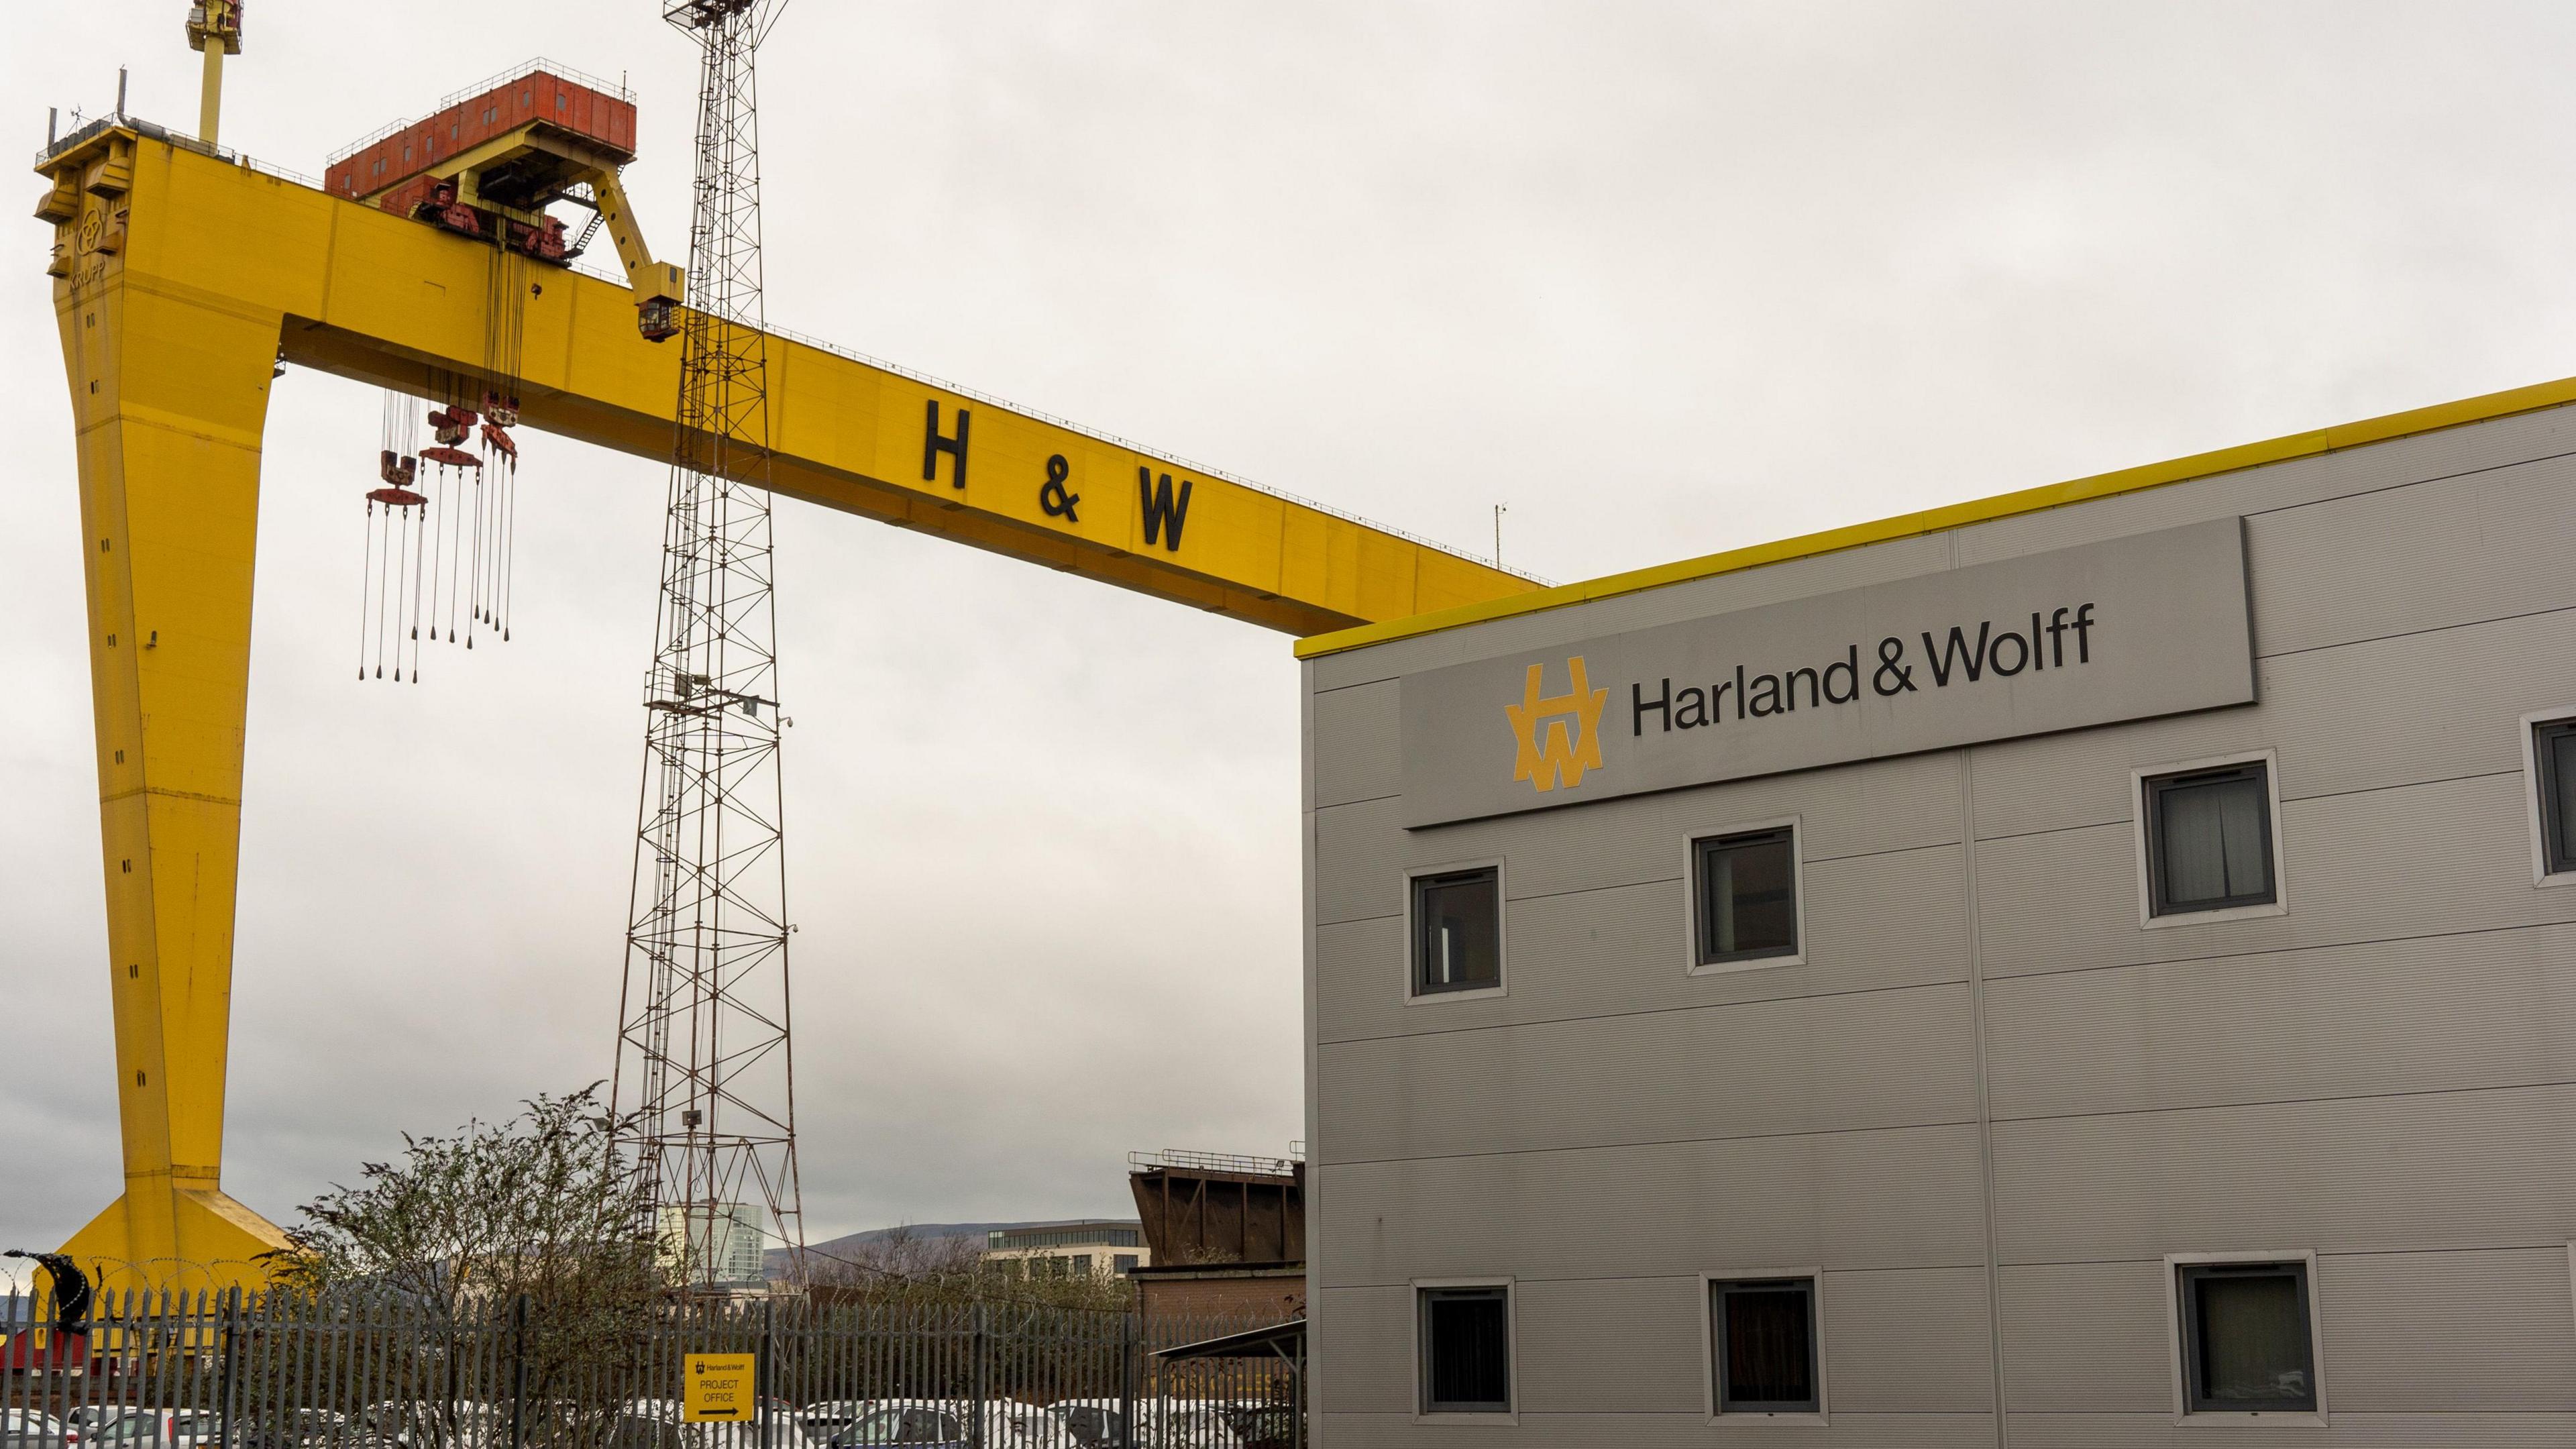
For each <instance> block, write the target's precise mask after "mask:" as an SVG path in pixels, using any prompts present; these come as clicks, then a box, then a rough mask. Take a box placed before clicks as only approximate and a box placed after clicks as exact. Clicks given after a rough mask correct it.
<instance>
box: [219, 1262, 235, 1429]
mask: <svg viewBox="0 0 2576 1449" xmlns="http://www.w3.org/2000/svg"><path fill="white" fill-rule="evenodd" d="M223 1335H224V1347H223V1367H222V1369H221V1370H220V1371H219V1372H218V1374H217V1376H216V1377H217V1383H216V1385H215V1394H216V1398H217V1400H218V1402H219V1405H220V1407H219V1408H218V1409H217V1410H216V1414H215V1423H216V1426H217V1427H216V1431H215V1432H216V1438H217V1442H218V1443H219V1444H221V1446H222V1449H233V1399H234V1390H235V1387H236V1386H235V1383H234V1356H235V1353H236V1352H237V1344H238V1342H239V1340H240V1337H241V1285H240V1284H238V1283H236V1284H234V1285H233V1286H231V1287H229V1288H227V1289H225V1290H224V1327H223Z"/></svg>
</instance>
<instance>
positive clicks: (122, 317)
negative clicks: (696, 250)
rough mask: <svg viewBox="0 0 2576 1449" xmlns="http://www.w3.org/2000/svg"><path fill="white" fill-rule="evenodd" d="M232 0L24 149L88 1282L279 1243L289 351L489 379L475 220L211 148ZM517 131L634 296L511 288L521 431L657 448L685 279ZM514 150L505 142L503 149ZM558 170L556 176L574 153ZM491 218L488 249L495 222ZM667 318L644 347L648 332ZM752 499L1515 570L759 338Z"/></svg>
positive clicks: (248, 1262)
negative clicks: (85, 841)
mask: <svg viewBox="0 0 2576 1449" xmlns="http://www.w3.org/2000/svg"><path fill="white" fill-rule="evenodd" d="M240 20H241V9H240V5H239V4H238V3H237V0H208V3H206V4H204V5H202V6H199V7H197V8H196V10H194V11H193V12H192V13H191V17H190V20H189V27H188V28H189V36H190V39H191V41H192V42H194V43H195V44H197V45H198V46H199V48H201V49H202V50H204V51H205V52H206V71H205V75H206V81H205V99H204V109H203V114H202V116H201V120H200V125H199V128H198V130H199V135H198V136H197V137H193V138H192V137H183V136H178V135H175V134H171V133H168V132H166V131H163V130H161V129H159V128H157V127H153V126H151V125H149V124H147V123H143V122H139V121H133V120H129V119H127V118H125V117H123V116H117V117H111V118H109V119H107V120H105V121H101V122H98V123H95V124H92V125H91V126H89V127H87V128H85V129H83V130H81V131H80V132H78V133H76V134H74V135H73V136H71V137H68V138H65V139H64V140H62V141H61V142H59V143H58V144H56V145H55V146H54V147H53V148H52V149H51V150H49V152H48V153H47V155H46V156H45V158H44V160H43V161H42V163H41V164H40V165H39V167H38V171H39V173H40V174H41V175H42V176H44V177H45V179H46V182H47V189H46V191H45V192H44V195H43V198H42V200H41V201H40V203H39V205H38V208H37V213H36V214H37V216H38V217H39V219H41V220H43V221H44V222H46V223H47V224H48V225H50V227H51V228H52V231H53V247H52V252H51V259H50V261H49V264H48V266H47V271H48V274H49V275H50V276H51V278H52V280H53V297H54V308H55V315H56V320H57V323H58V325H59V328H60V331H61V337H62V345H63V364H64V369H65V373H66V376H67V378H68V380H69V383H70V389H71V401H72V415H73V419H74V423H75V426H76V428H77V431H78V438H79V469H80V515H81V524H82V530H81V549H82V559H83V564H84V582H85V589H86V593H87V601H88V615H87V617H88V628H89V654H90V670H91V676H90V677H91V693H92V698H93V701H94V704H95V709H96V716H97V750H98V783H99V819H100V827H101V830H100V838H101V846H102V852H103V853H102V860H101V865H102V869H103V873H104V876H105V880H106V890H107V921H108V960H107V968H108V980H109V986H110V991H111V993H112V997H113V1001H114V1016H115V1030H116V1054H115V1055H116V1069H117V1082H116V1087H117V1096H118V1119H119V1126H120V1130H121V1132H122V1137H123V1146H124V1171H125V1192H124V1195H123V1197H122V1198H120V1199H119V1200H118V1201H117V1202H116V1203H114V1204H113V1205H111V1206H109V1207H108V1208H107V1209H106V1210H105V1211H103V1212H101V1213H100V1214H99V1215H98V1216H97V1217H96V1218H95V1219H93V1220H92V1221H91V1222H90V1223H89V1224H88V1226H86V1227H84V1228H82V1229H81V1230H80V1231H79V1232H78V1233H77V1234H75V1235H74V1236H73V1238H72V1239H71V1241H70V1242H69V1244H67V1245H66V1251H68V1252H70V1253H71V1254H73V1255H74V1256H75V1257H76V1258H78V1259H80V1260H82V1261H83V1262H84V1263H92V1262H95V1263H97V1264H99V1265H100V1266H101V1267H102V1268H103V1269H104V1270H105V1272H104V1274H103V1276H104V1279H105V1283H104V1285H103V1286H116V1287H134V1288H145V1287H172V1288H183V1289H184V1288H198V1287H220V1286H225V1285H227V1284H232V1283H255V1282H257V1281H259V1280H260V1278H261V1276H262V1275H261V1272H260V1269H259V1268H258V1266H257V1261H256V1260H257V1257H258V1255H259V1254H261V1253H263V1252H266V1251H268V1250H269V1249H271V1248H274V1247H276V1246H278V1245H279V1244H280V1242H281V1239H280V1237H279V1235H278V1232H277V1230H276V1229H275V1228H274V1227H273V1226H271V1225H270V1224H269V1223H268V1222H267V1221H265V1220H264V1219H262V1218H261V1217H260V1216H259V1215H258V1214H257V1213H255V1212H253V1211H252V1210H251V1209H249V1208H247V1207H244V1206H243V1205H241V1204H240V1203H237V1202H235V1201H233V1200H232V1199H231V1198H229V1197H227V1196H225V1194H224V1192H223V1189H222V1164H223V1127H224V1084H225V1052H226V1042H227V1032H228V1028H229V1021H230V1005H231V985H232V967H233V961H232V945H233V910H234V893H235V883H236V879H237V876H238V869H239V847H240V836H241V832H240V822H241V797H242V760H243V733H244V730H245V728H246V725H247V714H246V706H247V704H248V698H249V680H250V627H251V592H252V591H251V580H252V571H253V564H254V562H255V547H254V546H255V542H256V539H257V519H258V512H259V485H260V449H261V438H262V433H263V430H264V428H265V425H266V420H267V412H268V397H269V386H270V381H271V378H272V376H273V374H274V373H275V372H276V371H277V370H278V369H279V365H280V364H281V363H295V364H299V365H302V366H306V367H312V368H317V369H320V370H322V371H325V372H330V373H334V374H337V375H339V376H342V377H348V378H354V379H358V380H361V381H366V382H372V383H377V384H381V385H384V386H387V387H393V388H399V389H405V390H411V391H418V390H419V389H420V388H421V386H422V382H423V379H424V378H428V377H447V378H451V379H456V380H459V381H460V382H461V381H464V380H472V379H485V378H489V377H491V376H492V375H493V374H494V372H495V371H496V369H497V367H498V365H499V364H498V362H497V360H496V359H495V357H494V356H492V351H493V348H494V346H495V343H494V340H493V339H494V338H495V337H496V335H498V329H497V328H496V327H495V325H494V323H495V320H496V319H495V317H494V315H493V312H494V309H495V307H496V306H497V305H498V303H497V302H496V300H495V298H494V297H493V295H492V289H491V288H490V287H489V286H488V285H487V282H488V276H489V271H488V259H489V257H490V255H491V252H490V248H491V246H492V245H493V242H492V240H491V239H488V238H486V239H477V238H475V237H471V236H467V235H463V234H459V233H458V232H455V231H452V230H443V229H441V228H439V227H435V226H430V225H423V224H422V223H421V222H419V221H415V220H412V219H409V218H407V217H405V216H402V215H397V214H395V213H394V212H390V211H387V210H385V209H383V208H382V207H380V206H378V205H375V204H372V203H371V202H370V201H369V200H368V199H367V198H366V197H365V196H364V195H351V194H334V193H333V192H331V191H327V190H323V189H317V188H315V187H312V186H308V185H303V184H300V183H298V182H295V181H292V180H288V179H285V178H282V177H279V176H276V175H272V174H269V173H267V172H263V171H260V170H257V169H254V168H253V167H252V166H251V165H250V164H248V163H247V162H246V161H242V160H239V159H237V158H234V157H231V156H228V155H227V154H225V153H223V152H221V151H219V150H217V149H216V148H215V147H214V146H213V144H212V140H213V137H214V135H215V134H216V110H217V102H218V96H219V87H220V77H221V67H222V58H223V56H224V55H226V54H230V53H233V52H236V51H238V49H239V48H240V43H241V26H240ZM548 145H553V146H554V147H555V151H564V150H574V149H578V147H577V145H570V144H563V143H561V138H560V137H553V138H549V137H546V136H542V135H538V134H536V133H534V132H530V133H527V134H522V135H518V136H516V137H515V138H511V137H500V138H496V139H495V140H494V141H493V142H491V143H489V144H487V145H485V146H484V147H483V148H482V149H481V150H480V151H478V152H477V153H476V155H475V156H473V157H471V158H459V159H458V160H457V161H456V167H457V174H456V175H454V176H451V177H449V178H447V179H448V180H450V181H454V182H457V183H460V184H463V185H468V186H470V185H472V184H473V182H474V177H473V176H469V175H466V174H464V173H465V172H467V171H473V170H475V169H476V168H478V167H483V166H486V165H490V164H497V161H496V158H501V157H504V156H505V154H509V153H510V152H511V147H513V146H519V147H532V148H534V149H535V150H537V151H541V152H544V154H545V155H546V156H549V157H553V159H554V160H555V161H559V162H561V163H562V164H564V165H566V166H572V167H580V166H587V167H589V168H590V173H589V174H588V175H587V176H586V177H584V178H582V179H584V180H586V181H587V182H588V184H589V185H590V187H591V191H592V194H593V196H594V198H595V199H596V201H597V203H598V205H599V208H600V210H601V212H602V215H603V218H604V224H605V225H606V227H607V228H608V230H609V231H610V233H611V235H612V238H613V239H614V240H615V241H616V243H617V247H618V252H619V255H620V259H621V260H622V261H623V262H624V264H625V267H626V272H627V279H628V280H627V285H626V286H624V287H620V286H618V285H616V284H613V283H609V282H603V281H600V280H597V279H594V278H591V277H587V276H583V275H580V274H578V273H575V272H571V271H555V270H551V269H549V270H547V271H546V272H545V274H544V276H543V279H542V283H541V285H540V286H538V287H537V288H535V289H533V290H532V294H531V295H528V296H526V297H524V298H512V299H510V302H511V305H512V306H513V308H514V309H515V310H516V312H517V313H518V316H517V317H516V318H515V324H516V327H517V329H518V330H519V337H518V341H517V346H518V349H519V350H518V354H517V358H516V367H515V368H514V369H513V370H514V371H515V373H516V384H517V387H518V390H519V395H520V412H521V416H522V418H523V419H524V421H525V423H526V424H527V425H528V426H532V427H535V428H539V429H542V430H544V431H547V432H551V433H555V434H558V435H560V436H564V437H569V438H574V439H578V440H580V441H583V442H588V443H596V444H600V445H602V446H605V447H610V448H614V449H618V450H620V451H622V452H627V453H632V454H635V455H638V456H641V457H648V458H654V459H667V458H668V457H669V456H670V451H671V440H672V429H673V419H672V414H673V406H674V399H675V398H676V397H677V395H678V388H677V372H678V365H679V363H678V358H677V356H676V354H675V353H674V352H673V351H672V350H671V349H669V348H666V347H659V346H656V345H655V344H654V342H653V341H652V340H651V339H650V334H651V333H653V332H654V331H655V330H656V327H655V321H656V315H657V308H658V309H660V310H661V312H662V314H663V315H662V316H661V319H660V320H661V321H662V322H664V323H667V322H668V321H669V320H670V319H669V317H668V315H667V309H668V308H670V307H672V306H675V305H677V302H676V299H677V298H678V297H679V296H680V295H681V291H680V288H679V285H678V281H679V278H678V269H677V268H674V267H670V266H669V265H668V264H666V263H659V262H656V261H655V260H654V259H653V258H652V256H651V254H650V252H649V251H648V250H646V249H645V247H644V246H643V240H642V237H641V235H640V233H639V232H638V230H637V228H636V227H635V225H634V218H633V215H632V213H631V211H630V210H629V209H628V208H627V206H626V203H625V198H624V195H623V193H622V191H621V190H619V188H618V186H617V177H616V173H615V168H614V165H612V164H609V163H608V162H606V161H603V160H602V159H601V158H600V157H598V156H596V155H591V156H587V157H585V156H579V155H567V156H556V155H555V152H554V151H547V150H546V149H545V148H546V147H547V146H548ZM515 154H517V155H518V156H519V157H520V158H521V159H524V158H525V156H526V154H527V153H526V152H525V151H521V152H518V153H515ZM568 174H569V173H568ZM504 240H505V241H506V238H504ZM666 335H667V334H666ZM767 346H768V353H767V365H768V372H769V411H768V419H769V421H768V435H767V436H766V437H762V438H743V439H738V440H736V442H735V444H734V447H733V452H732V456H734V457H736V458H739V459H743V460H745V461H746V462H748V461H750V460H755V459H763V458H764V457H765V461H766V463H767V467H768V475H769V479H770V483H771V486H772V488H773V489H774V490H775V491H777V492H779V493H782V494H785V495H787V496H789V497H794V498H801V499H804V500H806V501H808V502H812V503H819V504H822V505H824V506H826V507H830V508H835V509H839V510H841V511H842V512H845V513H853V514H857V515H860V516H862V517H866V518H873V519H876V520H878V521H880V522H883V523H887V524H892V525H894V526H897V527H903V528H914V529H919V530H921V531H923V532H925V533H928V534H931V535H934V536H936V537H940V538H945V539H949V540H952V541H955V542H958V543H962V544H967V545H971V546H973V547H976V548H981V549H986V550H989V551H991V552H994V553H999V554H1004V555H1007V556H1009V557H1012V558H1018V559H1024V560H1027V561H1029V562H1031V563H1036V564H1041V565H1044V566H1046V567H1048V568H1053V569H1059V570H1063V571H1066V572H1070V573H1077V574H1082V575H1085V576H1088V577H1090V578H1094V579H1098V580H1100V581H1101V582H1103V583H1108V584H1114V585H1117V586H1119V587H1122V588H1127V589H1132V590H1135V591H1137V592H1140V593H1145V594H1150V595H1153V596H1154V597H1156V598H1162V599H1169V600H1171V601H1173V602H1174V603H1179V604H1185V605H1188V606H1190V607H1193V608H1199V609H1206V610H1211V611H1215V612H1219V613H1224V614H1230V615H1233V616H1235V617H1237V618H1241V619H1243V620H1245V621H1246V622H1248V623H1251V624H1256V625H1259V626H1261V627H1264V628H1270V629H1276V630H1280V631H1283V632H1286V633H1290V634H1295V635H1301V636H1302V635H1312V634H1317V633H1322V632H1326V631H1331V630H1336V629H1343V628H1350V627H1354V626H1357V625H1361V624H1366V623H1372V622H1379V621H1384V620H1389V619H1394V618H1400V617H1405V616H1409V615H1415V614H1422V613H1429V612H1434V611H1438V610H1443V609H1449V608H1456V607H1462V606H1467V605H1473V604H1477V603H1481V602H1484V601H1488V600H1493V599H1499V598H1502V597H1505V596H1509V595H1513V594H1517V593H1522V592H1526V591H1528V590H1531V589H1534V588H1536V587H1538V585H1537V583H1536V582H1535V581H1533V580H1530V579H1525V578H1522V577H1519V576H1517V575H1514V574H1510V573H1506V572H1503V571H1501V570H1499V569H1497V568H1494V567H1491V566H1488V565H1486V564H1484V563H1481V562H1478V561H1476V560H1473V559H1470V558H1466V557H1463V556H1461V555H1458V554H1454V553H1450V552H1447V551H1445V550H1442V549H1439V548H1436V547H1432V546H1429V545H1426V544H1423V543H1420V542H1418V541H1415V540H1412V539H1409V538H1405V537H1402V536H1400V535H1397V534H1394V533H1391V532H1388V531H1386V530H1382V529H1378V528H1374V527H1371V526H1369V525H1366V524H1363V523H1359V522H1355V521H1352V520H1350V519H1347V518H1344V517H1341V516H1338V515H1336V514H1333V513H1330V512H1327V511H1325V510H1323V509H1320V508H1317V507H1313V506H1309V505H1307V504H1304V503H1300V502H1297V501H1294V500H1291V499H1288V498H1284V497H1281V496H1278V495H1275V494H1271V493H1268V492H1264V491H1262V490H1259V489H1256V488H1252V487H1248V486H1244V485H1241V484H1238V483H1234V482H1230V481H1228V480H1226V479H1224V478H1221V477H1216V476H1212V475H1209V474H1206V473H1203V472H1199V471H1196V470H1194V469H1192V468H1190V467H1188V466H1186V465H1184V464H1181V463H1179V462H1176V461H1174V460H1172V459H1169V458H1166V457H1162V456H1160V455H1157V454H1153V453H1148V452H1145V451H1142V450H1140V449H1138V448H1136V447H1134V446H1131V445H1129V444H1126V443H1123V442H1118V441H1114V440H1111V439H1108V438H1104V437H1100V436H1096V435H1094V434H1091V433H1087V432H1084V431H1082V430H1080V429H1078V428H1075V427H1073V426H1070V425H1068V424H1064V423H1061V422H1057V421H1053V420H1050V419H1046V418H1042V417H1038V416H1034V415H1032V414H1029V413H1026V412H1022V411H1017V410H1014V409H1012V408H1009V407H1006V406H1003V405H1000V404H997V403H994V402H992V401H989V400H987V399H983V398H979V397H975V396H971V395H968V394H965V393H961V392H957V391H953V390H950V389H946V388H942V387H940V386H938V385H936V384H933V383H929V382H925V381H922V380H920V379H916V378H913V377H909V376H906V375H903V374H901V373H898V372H895V371H892V370H889V369H887V368H884V367H880V366H876V365H872V364H870V363H867V362H864V361H860V360H858V359H856V358H853V357H850V356H847V355H844V354H841V353H838V352H835V351H832V350H830V349H827V348H824V347H821V346H817V345H813V344H810V343H806V342H803V341H798V340H795V339H793V338H790V337H786V336H780V335H774V334H773V335H771V336H770V337H769V338H768V341H767Z"/></svg>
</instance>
